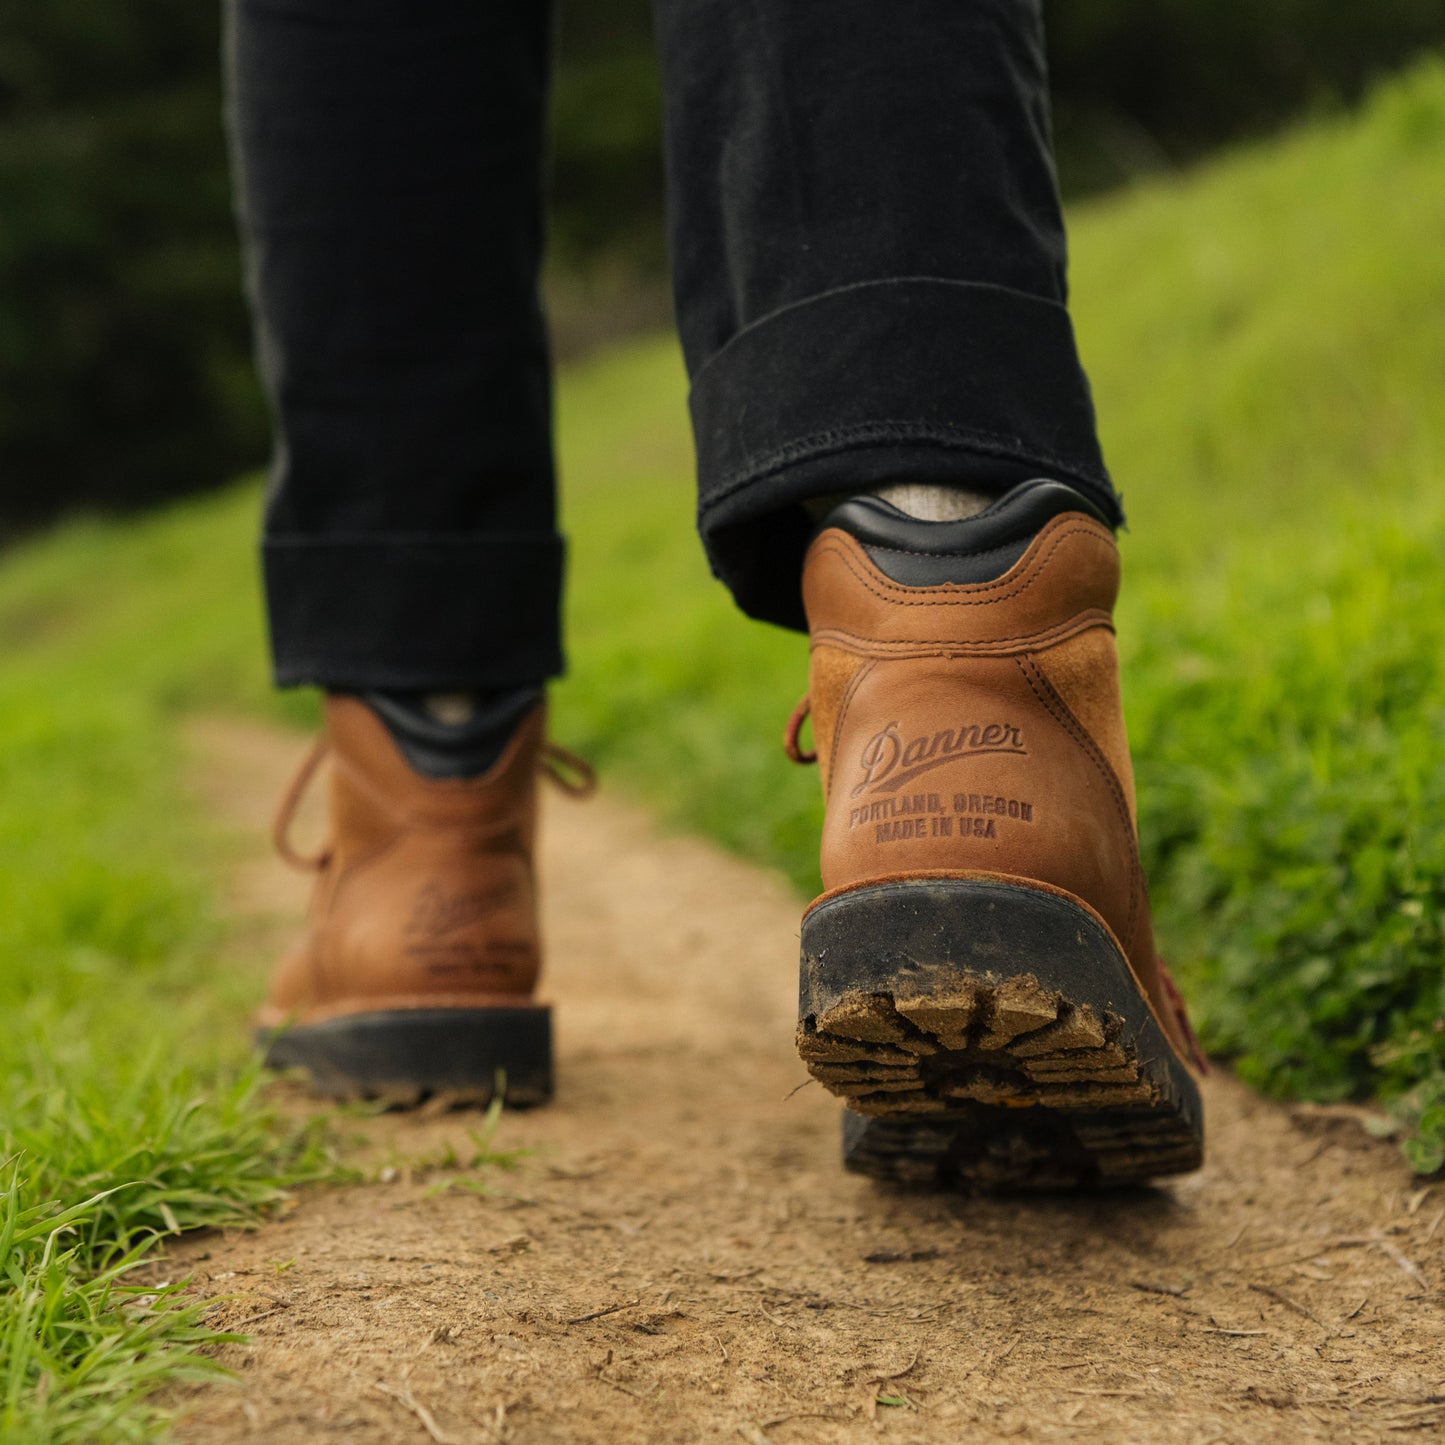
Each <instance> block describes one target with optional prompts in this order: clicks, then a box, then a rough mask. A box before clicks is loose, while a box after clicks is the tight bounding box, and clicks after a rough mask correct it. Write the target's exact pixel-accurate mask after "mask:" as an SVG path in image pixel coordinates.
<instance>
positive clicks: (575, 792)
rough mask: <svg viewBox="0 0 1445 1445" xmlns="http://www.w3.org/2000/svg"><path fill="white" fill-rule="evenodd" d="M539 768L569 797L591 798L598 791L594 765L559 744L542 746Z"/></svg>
mask: <svg viewBox="0 0 1445 1445" xmlns="http://www.w3.org/2000/svg"><path fill="white" fill-rule="evenodd" d="M538 766H539V767H540V768H541V770H542V772H544V773H545V774H546V775H547V777H548V778H549V779H551V781H552V782H553V783H554V784H556V786H557V787H559V788H561V790H562V791H563V792H564V793H566V794H567V795H568V797H571V798H590V797H591V796H592V794H593V793H595V792H596V791H597V773H596V772H595V771H594V769H593V767H592V764H591V763H589V762H587V761H586V760H585V759H584V758H579V757H578V756H577V754H576V753H573V752H569V751H568V750H567V749H566V748H564V747H562V746H561V744H559V743H553V742H545V743H543V744H542V754H541V757H540V758H539V759H538Z"/></svg>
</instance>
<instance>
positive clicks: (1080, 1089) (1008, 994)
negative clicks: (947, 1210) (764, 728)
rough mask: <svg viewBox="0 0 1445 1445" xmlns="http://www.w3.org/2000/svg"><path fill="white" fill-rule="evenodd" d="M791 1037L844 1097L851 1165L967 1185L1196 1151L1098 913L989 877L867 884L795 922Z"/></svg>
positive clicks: (1186, 1101) (1030, 1183) (1178, 1065)
mask: <svg viewBox="0 0 1445 1445" xmlns="http://www.w3.org/2000/svg"><path fill="white" fill-rule="evenodd" d="M798 1051H799V1053H800V1054H801V1055H802V1058H803V1060H804V1062H805V1063H806V1064H807V1066H808V1069H809V1071H810V1072H811V1073H812V1075H813V1077H814V1078H816V1079H818V1080H819V1082H820V1083H822V1084H823V1085H824V1086H825V1087H826V1088H828V1089H829V1090H831V1091H832V1092H833V1093H835V1094H837V1095H839V1096H840V1097H841V1098H843V1099H844V1101H845V1102H846V1103H847V1105H848V1108H849V1112H848V1114H847V1115H845V1121H844V1124H845V1127H844V1143H843V1149H844V1162H845V1164H846V1165H847V1167H848V1168H850V1169H852V1170H854V1171H856V1172H858V1173H863V1174H872V1175H875V1176H878V1177H881V1178H890V1179H898V1180H908V1181H911V1182H920V1181H930V1182H941V1183H958V1184H963V1185H966V1186H973V1187H998V1188H1028V1189H1050V1188H1074V1187H1077V1186H1079V1185H1081V1184H1123V1183H1132V1182H1136V1181H1138V1180H1142V1179H1147V1178H1152V1177H1155V1176H1158V1175H1163V1174H1173V1173H1180V1172H1183V1171H1186V1170H1190V1169H1194V1168H1197V1167H1198V1166H1199V1163H1200V1160H1201V1155H1202V1138H1203V1134H1202V1110H1201V1107H1200V1100H1199V1092H1198V1088H1197V1086H1196V1084H1195V1081H1194V1079H1193V1077H1192V1076H1191V1075H1190V1073H1189V1070H1188V1069H1187V1068H1186V1066H1185V1064H1184V1062H1183V1061H1182V1060H1181V1059H1180V1058H1179V1056H1178V1055H1177V1053H1176V1052H1175V1050H1174V1049H1173V1048H1172V1047H1171V1045H1170V1043H1169V1041H1168V1039H1167V1038H1166V1036H1165V1034H1164V1031H1163V1029H1162V1028H1161V1027H1160V1025H1159V1023H1158V1021H1157V1020H1156V1018H1155V1017H1154V1014H1153V1012H1152V1011H1151V1010H1150V1008H1149V1005H1148V1003H1147V1002H1146V1001H1145V998H1144V995H1143V993H1142V992H1141V991H1140V988H1139V985H1138V984H1137V983H1136V982H1135V979H1134V976H1133V974H1132V973H1131V971H1130V969H1129V965H1128V963H1127V962H1126V961H1125V959H1124V957H1123V955H1122V954H1121V953H1120V951H1119V948H1118V945H1117V944H1116V943H1115V942H1114V940H1113V938H1112V937H1111V936H1110V934H1109V932H1108V931H1107V929H1105V928H1104V927H1103V926H1102V925H1101V924H1100V923H1099V922H1098V920H1097V919H1096V918H1095V917H1094V916H1093V915H1092V914H1091V913H1090V912H1089V911H1088V910H1087V909H1085V908H1084V907H1082V906H1081V905H1079V904H1078V903H1075V902H1071V901H1070V900H1069V899H1068V898H1067V897H1062V896H1060V895H1058V894H1056V893H1050V892H1045V891H1044V890H1042V889H1037V888H1030V887H1028V886H1027V885H1024V884H1011V883H1004V882H998V881H992V880H988V879H981V878H922V879H913V880H907V881H895V882H883V883H875V884H868V885H864V886H861V887H858V888H855V889H850V890H848V891H846V892H843V893H838V894H834V895H833V896H831V897H827V898H824V899H823V900H822V901H821V902H819V903H817V904H815V905H814V906H813V907H812V908H811V909H810V910H809V911H808V913H807V914H806V915H805V917H804V919H803V927H802V964H801V974H800V987H799V1026H798Z"/></svg>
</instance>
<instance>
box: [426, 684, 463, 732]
mask: <svg viewBox="0 0 1445 1445" xmlns="http://www.w3.org/2000/svg"><path fill="white" fill-rule="evenodd" d="M421 705H422V707H423V708H424V709H425V710H426V712H427V715H428V716H429V717H431V718H433V719H434V720H435V721H436V722H439V723H444V724H445V725H446V726H447V727H459V726H460V725H461V724H462V723H469V722H471V720H472V719H473V718H474V717H476V715H477V699H476V695H475V694H474V693H470V692H428V693H424V694H423V696H422V700H421Z"/></svg>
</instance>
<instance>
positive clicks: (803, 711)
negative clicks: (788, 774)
mask: <svg viewBox="0 0 1445 1445" xmlns="http://www.w3.org/2000/svg"><path fill="white" fill-rule="evenodd" d="M812 710H813V706H812V701H811V699H810V698H809V697H808V694H807V693H804V694H803V695H802V697H800V698H799V699H798V705H797V707H795V708H794V709H793V715H792V717H790V718H789V719H788V725H787V727H785V728H784V729H783V751H784V752H785V753H787V755H788V756H789V757H790V758H791V759H792V760H793V761H794V762H795V763H816V762H817V761H818V754H817V752H816V751H812V752H804V751H803V748H802V745H801V744H800V743H799V741H798V735H799V734H800V733H801V732H802V731H803V722H804V720H805V719H806V718H807V716H808V714H809V713H810V712H812Z"/></svg>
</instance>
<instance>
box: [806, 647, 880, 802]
mask: <svg viewBox="0 0 1445 1445" xmlns="http://www.w3.org/2000/svg"><path fill="white" fill-rule="evenodd" d="M865 665H866V659H865V658H862V657H858V656H857V655H856V654H854V653H851V652H844V651H842V649H840V648H837V647H815V648H814V649H813V651H812V653H811V655H810V657H809V659H808V698H809V702H810V705H811V709H812V720H813V746H814V748H815V749H816V751H817V754H818V767H819V770H820V771H821V773H822V783H823V796H824V797H825V798H826V797H827V796H828V779H829V776H830V774H831V772H832V761H833V740H834V738H835V737H836V736H837V731H838V714H839V712H840V711H841V709H842V706H843V699H844V698H845V697H846V695H847V692H848V687H849V684H851V683H852V681H853V679H854V678H855V677H856V676H857V675H858V670H859V669H860V668H862V667H864V666H865Z"/></svg>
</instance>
